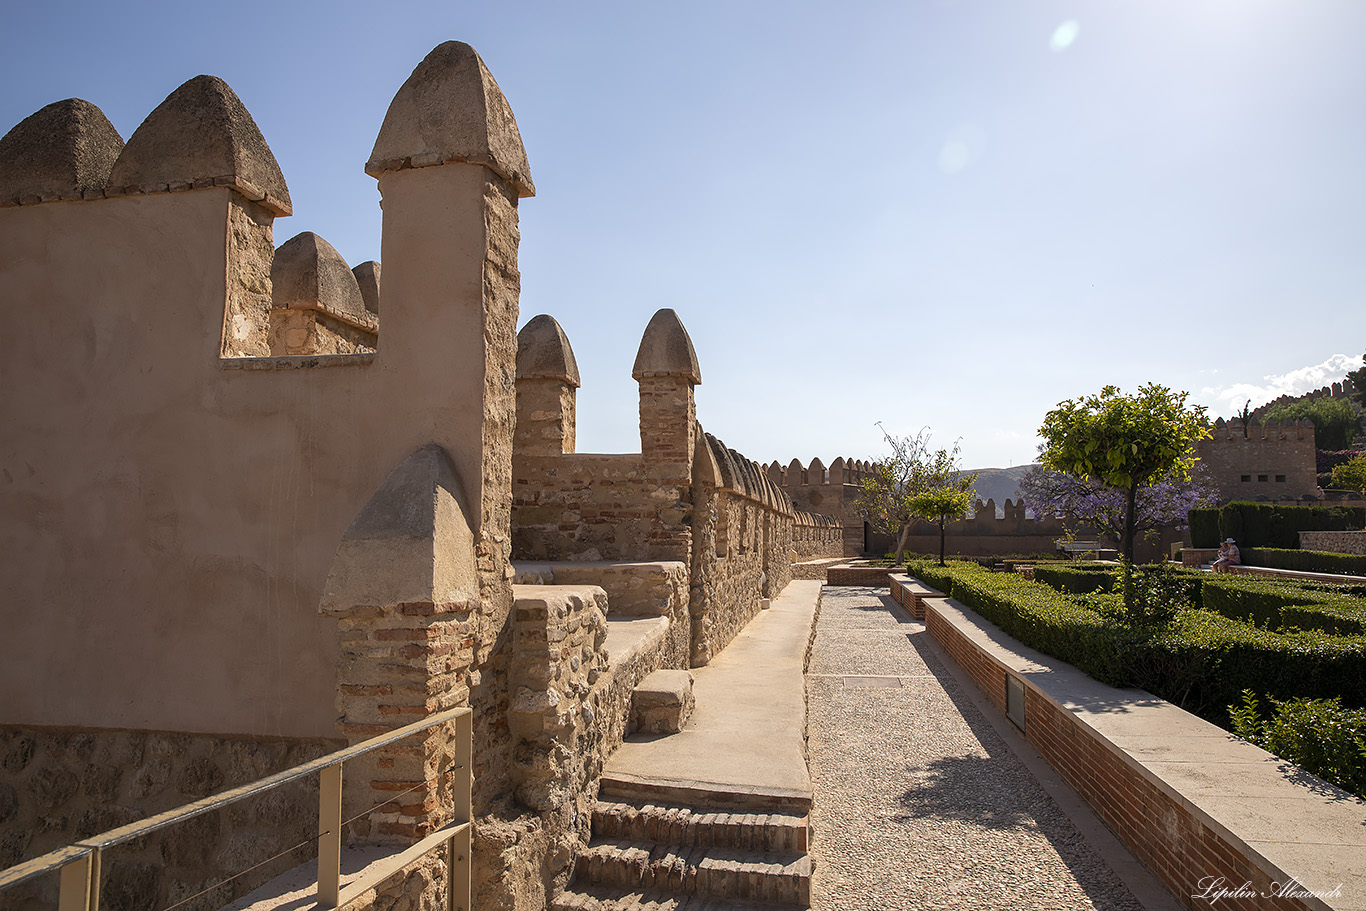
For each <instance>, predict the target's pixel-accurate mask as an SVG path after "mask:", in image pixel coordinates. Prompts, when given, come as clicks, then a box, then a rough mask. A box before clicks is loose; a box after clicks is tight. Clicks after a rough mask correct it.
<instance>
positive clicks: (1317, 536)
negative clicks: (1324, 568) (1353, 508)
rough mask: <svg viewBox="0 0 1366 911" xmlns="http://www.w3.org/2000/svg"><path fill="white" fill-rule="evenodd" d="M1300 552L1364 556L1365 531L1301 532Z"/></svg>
mask: <svg viewBox="0 0 1366 911" xmlns="http://www.w3.org/2000/svg"><path fill="white" fill-rule="evenodd" d="M1300 550H1322V551H1326V552H1328V553H1330V554H1366V531H1302V532H1300Z"/></svg>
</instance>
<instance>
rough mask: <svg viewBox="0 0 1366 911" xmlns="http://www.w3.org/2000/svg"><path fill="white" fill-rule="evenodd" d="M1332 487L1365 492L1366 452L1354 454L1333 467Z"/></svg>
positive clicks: (1360, 492)
mask: <svg viewBox="0 0 1366 911" xmlns="http://www.w3.org/2000/svg"><path fill="white" fill-rule="evenodd" d="M1333 487H1335V488H1337V489H1339V490H1355V491H1356V492H1357V493H1359V494H1366V453H1363V454H1360V455H1354V456H1352V457H1351V458H1350V459H1348V460H1347V461H1346V462H1343V463H1342V464H1341V465H1339V466H1337V467H1336V468H1334V469H1333Z"/></svg>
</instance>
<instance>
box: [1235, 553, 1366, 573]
mask: <svg viewBox="0 0 1366 911" xmlns="http://www.w3.org/2000/svg"><path fill="white" fill-rule="evenodd" d="M1238 552H1239V553H1240V554H1241V555H1242V558H1243V562H1244V563H1246V564H1247V565H1248V566H1268V567H1271V568H1272V569H1293V570H1298V571H1299V572H1304V573H1337V574H1338V575H1343V576H1366V555H1363V554H1334V553H1329V552H1327V551H1322V550H1290V549H1287V548H1281V547H1249V548H1247V549H1246V550H1244V549H1243V548H1239V549H1238Z"/></svg>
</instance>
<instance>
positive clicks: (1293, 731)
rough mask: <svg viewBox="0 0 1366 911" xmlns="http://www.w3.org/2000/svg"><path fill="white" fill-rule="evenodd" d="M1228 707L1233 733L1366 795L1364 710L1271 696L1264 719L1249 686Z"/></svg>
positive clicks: (1328, 701)
mask: <svg viewBox="0 0 1366 911" xmlns="http://www.w3.org/2000/svg"><path fill="white" fill-rule="evenodd" d="M1242 695H1243V700H1242V704H1241V705H1230V706H1229V707H1228V712H1229V717H1230V719H1231V720H1232V723H1233V727H1232V730H1233V733H1235V734H1237V735H1238V736H1239V737H1241V738H1243V739H1244V740H1246V741H1248V742H1249V743H1253V744H1256V745H1257V746H1259V747H1261V748H1262V749H1264V750H1266V751H1267V752H1270V753H1275V754H1276V755H1277V756H1279V757H1281V758H1282V759H1288V760H1289V761H1291V762H1293V763H1295V765H1297V766H1299V767H1300V768H1302V769H1305V770H1306V771H1308V772H1312V773H1313V774H1315V775H1317V776H1319V777H1320V778H1322V779H1323V780H1324V781H1328V782H1332V783H1333V784H1335V785H1337V786H1338V787H1340V788H1343V789H1345V790H1347V791H1350V792H1352V793H1353V794H1355V795H1356V796H1358V797H1361V798H1363V799H1366V711H1363V710H1361V709H1348V708H1344V707H1343V705H1342V700H1341V699H1338V698H1336V697H1334V698H1332V699H1303V698H1300V699H1287V700H1280V699H1274V698H1273V699H1269V700H1268V702H1270V703H1271V713H1270V714H1269V715H1268V716H1267V717H1266V718H1263V717H1262V716H1261V709H1260V706H1259V705H1258V703H1257V698H1256V696H1255V695H1254V694H1253V692H1252V690H1250V689H1248V690H1244V691H1243V694H1242Z"/></svg>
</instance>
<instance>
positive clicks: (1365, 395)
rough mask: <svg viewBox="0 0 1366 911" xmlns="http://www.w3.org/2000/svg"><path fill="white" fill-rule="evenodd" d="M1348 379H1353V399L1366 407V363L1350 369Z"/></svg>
mask: <svg viewBox="0 0 1366 911" xmlns="http://www.w3.org/2000/svg"><path fill="white" fill-rule="evenodd" d="M1363 360H1366V359H1363ZM1347 379H1349V380H1351V381H1352V390H1353V391H1352V401H1353V402H1355V403H1356V404H1358V405H1360V406H1361V407H1363V408H1366V363H1363V364H1362V365H1361V366H1360V367H1358V368H1357V369H1355V370H1349V371H1348V372H1347Z"/></svg>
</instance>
